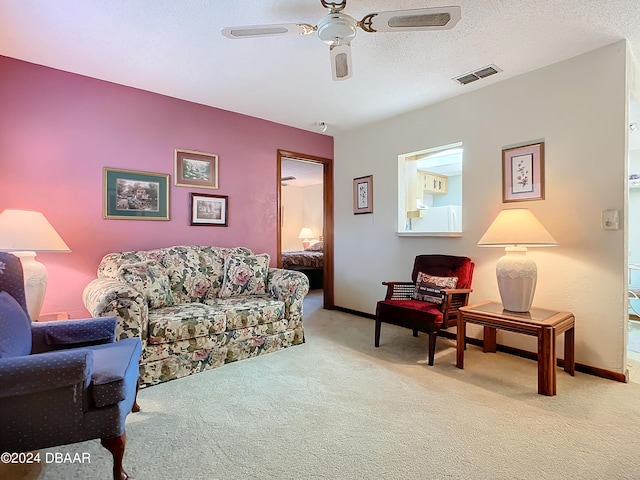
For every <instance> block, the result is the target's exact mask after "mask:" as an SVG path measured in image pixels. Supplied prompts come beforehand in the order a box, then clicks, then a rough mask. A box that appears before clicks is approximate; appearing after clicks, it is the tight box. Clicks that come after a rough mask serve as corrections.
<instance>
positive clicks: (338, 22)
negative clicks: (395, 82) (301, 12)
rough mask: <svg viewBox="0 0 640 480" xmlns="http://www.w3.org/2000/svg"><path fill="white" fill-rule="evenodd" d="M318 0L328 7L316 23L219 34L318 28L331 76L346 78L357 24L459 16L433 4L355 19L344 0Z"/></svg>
mask: <svg viewBox="0 0 640 480" xmlns="http://www.w3.org/2000/svg"><path fill="white" fill-rule="evenodd" d="M320 3H321V4H322V6H323V7H325V8H327V9H329V13H328V14H327V15H325V16H324V17H322V18H321V19H320V21H319V22H318V24H317V25H316V26H313V25H309V24H308V23H281V24H271V25H250V26H244V27H226V28H223V29H222V35H224V36H225V37H227V38H233V39H236V38H255V37H275V36H279V35H296V34H297V35H309V34H310V33H313V32H318V37H320V40H322V41H323V42H324V43H326V44H327V45H329V53H330V56H331V72H332V75H333V79H334V80H346V79H347V78H350V77H351V76H352V74H353V72H352V68H351V40H353V39H354V38H355V36H356V33H357V27H360V28H361V29H362V30H364V31H365V32H368V33H377V32H406V31H413V30H448V29H450V28H453V27H454V26H455V25H456V23H458V21H459V20H460V7H436V8H417V9H412V10H390V11H388V12H377V13H370V14H368V15H365V16H364V18H363V19H362V20H360V21H359V22H358V21H357V20H355V19H354V18H353V17H351V16H349V15H347V14H346V13H342V10H344V8H345V7H346V6H347V0H342V1H341V2H328V1H326V0H320Z"/></svg>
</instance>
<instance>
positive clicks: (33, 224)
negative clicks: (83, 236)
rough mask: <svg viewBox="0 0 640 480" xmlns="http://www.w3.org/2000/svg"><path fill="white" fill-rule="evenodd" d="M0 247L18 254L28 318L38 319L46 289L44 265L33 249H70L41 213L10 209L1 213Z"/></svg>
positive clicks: (42, 250)
mask: <svg viewBox="0 0 640 480" xmlns="http://www.w3.org/2000/svg"><path fill="white" fill-rule="evenodd" d="M0 250H2V251H5V252H11V253H13V255H15V256H16V257H19V258H20V261H21V262H22V272H23V275H24V287H25V288H24V289H25V297H26V301H27V310H28V311H29V316H30V317H31V320H33V321H37V320H38V317H39V316H40V310H42V303H43V302H44V294H45V292H46V289H47V269H46V268H45V266H44V265H43V264H41V263H40V262H38V261H37V260H36V252H70V251H71V250H70V249H69V247H68V246H67V244H66V243H64V240H62V238H61V237H60V235H58V232H56V231H55V229H54V228H53V227H52V226H51V224H50V223H49V221H48V220H47V219H46V217H45V216H44V215H43V214H42V213H40V212H32V211H28V210H10V209H7V210H5V211H3V212H2V213H0Z"/></svg>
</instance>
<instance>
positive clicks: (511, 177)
mask: <svg viewBox="0 0 640 480" xmlns="http://www.w3.org/2000/svg"><path fill="white" fill-rule="evenodd" d="M527 200H544V142H540V143H534V144H531V145H525V146H522V147H515V148H507V149H505V150H502V201H503V202H504V203H507V202H523V201H527Z"/></svg>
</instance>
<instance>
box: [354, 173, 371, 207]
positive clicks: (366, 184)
mask: <svg viewBox="0 0 640 480" xmlns="http://www.w3.org/2000/svg"><path fill="white" fill-rule="evenodd" d="M361 213H373V175H368V176H366V177H358V178H354V179H353V214H354V215H359V214H361Z"/></svg>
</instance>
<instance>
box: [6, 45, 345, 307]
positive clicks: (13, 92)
mask: <svg viewBox="0 0 640 480" xmlns="http://www.w3.org/2000/svg"><path fill="white" fill-rule="evenodd" d="M0 72H2V73H1V74H0V211H2V210H4V209H5V208H17V209H25V210H39V211H41V212H43V213H44V214H45V216H46V217H47V218H48V219H49V221H50V222H51V223H52V225H53V226H54V227H55V228H56V230H57V231H58V233H60V235H61V236H62V238H63V239H64V240H65V241H66V242H67V244H68V245H69V247H70V248H71V250H72V252H71V253H40V254H38V259H39V260H40V261H41V262H42V263H44V264H45V265H46V267H47V270H48V273H49V286H48V289H47V295H46V298H45V302H44V307H43V309H42V312H43V313H51V312H60V311H64V312H69V313H70V315H71V317H72V318H82V317H86V316H88V312H87V311H86V309H85V308H84V305H83V303H82V290H83V288H84V287H85V285H86V284H87V283H89V281H91V280H92V279H93V278H95V276H96V267H97V265H98V263H99V261H100V259H101V258H102V256H103V255H105V254H106V253H109V252H117V251H126V250H138V249H151V248H158V247H167V246H172V245H215V246H247V247H249V248H251V249H253V250H254V251H256V252H267V253H269V254H270V255H271V258H272V264H273V263H274V261H275V257H276V248H277V188H278V182H279V179H278V178H277V171H276V170H277V164H276V152H277V149H285V150H290V151H294V152H300V153H306V154H310V155H316V156H320V157H327V158H333V138H332V137H328V136H326V135H320V134H316V133H311V132H307V131H305V130H300V129H296V128H292V127H288V126H284V125H281V124H277V123H273V122H269V121H266V120H261V119H258V118H255V117H249V116H246V115H241V114H237V113H232V112H229V111H226V110H220V109H217V108H212V107H207V106H203V105H199V104H195V103H191V102H187V101H184V100H178V99H175V98H171V97H166V96H163V95H158V94H155V93H150V92H146V91H142V90H138V89H134V88H130V87H125V86H122V85H117V84H113V83H109V82H104V81H101V80H96V79H92V78H88V77H83V76H80V75H76V74H72V73H68V72H63V71H60V70H54V69H51V68H48V67H43V66H39V65H34V64H31V63H26V62H23V61H20V60H15V59H12V58H8V57H2V56H0ZM292 108H295V106H293V105H292ZM175 148H183V149H188V150H198V151H202V152H208V153H215V154H218V155H219V189H218V190H208V189H196V188H190V187H176V186H175V185H173V182H174V179H173V168H174V167H173V164H174V161H173V158H174V149H175ZM104 167H113V168H123V169H131V170H140V171H147V172H155V173H166V174H170V175H171V177H170V189H169V191H170V216H171V220H170V221H148V220H106V219H104V218H103V215H102V211H103V205H102V203H103V188H102V185H103V168H104ZM190 192H199V193H210V194H216V195H228V196H229V211H228V225H229V226H228V227H203V226H197V227H192V226H189V210H190V208H189V207H190V206H189V193H190Z"/></svg>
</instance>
